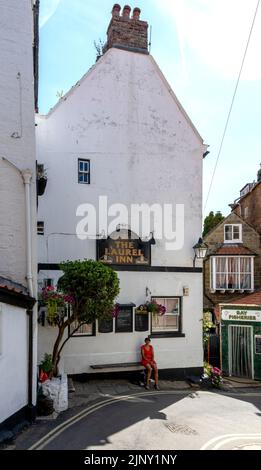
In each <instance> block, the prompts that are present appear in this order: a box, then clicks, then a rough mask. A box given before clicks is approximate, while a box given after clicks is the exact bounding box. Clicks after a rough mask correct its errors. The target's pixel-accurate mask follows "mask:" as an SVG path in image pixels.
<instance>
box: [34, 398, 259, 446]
mask: <svg viewBox="0 0 261 470" xmlns="http://www.w3.org/2000/svg"><path fill="white" fill-rule="evenodd" d="M197 393H198V395H199V396H200V395H213V392H208V391H201V390H199V391H198V392H197ZM158 395H183V396H187V397H189V395H191V390H168V391H167V390H163V391H157V392H153V391H152V392H149V391H147V392H140V393H134V394H132V395H122V396H115V397H111V398H109V399H107V400H103V401H99V402H98V403H94V404H93V405H90V406H88V407H87V408H85V409H84V410H82V411H81V412H79V413H77V414H76V415H74V416H72V417H71V418H69V419H68V420H66V421H64V423H61V424H60V425H59V426H56V427H55V428H54V429H53V430H52V431H50V432H49V433H47V434H46V435H45V436H43V437H42V438H41V439H40V440H39V441H37V442H36V443H35V444H33V445H32V446H31V447H30V448H29V449H28V450H42V449H43V448H44V447H46V446H47V444H49V443H50V442H52V441H53V440H54V439H55V438H56V437H58V436H59V435H60V434H62V433H63V432H64V431H65V430H66V429H68V428H69V427H70V426H73V425H74V424H75V423H77V422H78V421H80V420H81V419H83V418H85V417H86V416H88V415H90V414H92V413H94V412H95V411H98V410H99V409H101V408H103V407H105V406H107V405H112V404H114V403H117V402H119V401H124V400H128V401H133V400H134V399H136V398H138V397H148V396H158ZM217 395H222V396H230V397H231V398H232V397H233V396H247V395H251V396H252V395H257V394H251V393H249V394H247V393H236V394H233V393H231V394H230V395H228V394H227V393H224V394H223V393H218V394H217ZM228 436H229V437H230V436H233V435H228ZM221 437H222V436H221ZM223 437H224V436H223ZM217 439H219V438H214V441H216V440H217ZM212 441H213V439H211V441H209V442H208V443H206V444H205V445H204V446H203V448H202V450H204V447H205V446H206V445H210V443H211V442H212Z"/></svg>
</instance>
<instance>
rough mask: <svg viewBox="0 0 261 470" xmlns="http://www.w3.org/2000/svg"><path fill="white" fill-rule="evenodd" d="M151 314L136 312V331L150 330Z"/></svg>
mask: <svg viewBox="0 0 261 470" xmlns="http://www.w3.org/2000/svg"><path fill="white" fill-rule="evenodd" d="M148 329H149V315H148V313H141V314H138V313H136V315H135V331H148Z"/></svg>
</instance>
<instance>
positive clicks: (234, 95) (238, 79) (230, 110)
mask: <svg viewBox="0 0 261 470" xmlns="http://www.w3.org/2000/svg"><path fill="white" fill-rule="evenodd" d="M259 4H260V0H258V2H257V6H256V9H255V14H254V17H253V21H252V24H251V28H250V32H249V35H248V39H247V44H246V48H245V52H244V55H243V60H242V63H241V67H240V70H239V74H238V78H237V82H236V86H235V90H234V93H233V97H232V101H231V105H230V108H229V112H228V116H227V120H226V125H225V129H224V132H223V135H222V139H221V144H220V147H219V151H218V155H217V160H216V164H215V167H214V171H213V174H212V178H211V181H210V185H209V190H208V194H207V199H206V202H205V207H204V210H206V207H207V204H208V200H209V196H210V192H211V189H212V185H213V181H214V178H215V174H216V170H217V166H218V161H219V157H220V154H221V151H222V148H223V143H224V140H225V136H226V133H227V128H228V124H229V120H230V116H231V112H232V109H233V105H234V101H235V97H236V94H237V89H238V85H239V82H240V78H241V75H242V70H243V67H244V63H245V59H246V55H247V51H248V46H249V43H250V39H251V36H252V32H253V28H254V24H255V20H256V16H257V12H258V8H259Z"/></svg>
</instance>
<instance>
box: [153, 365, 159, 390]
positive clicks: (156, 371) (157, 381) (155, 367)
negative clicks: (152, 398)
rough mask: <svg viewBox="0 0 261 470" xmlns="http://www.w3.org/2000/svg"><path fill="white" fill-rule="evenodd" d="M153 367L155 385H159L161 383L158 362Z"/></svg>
mask: <svg viewBox="0 0 261 470" xmlns="http://www.w3.org/2000/svg"><path fill="white" fill-rule="evenodd" d="M153 369H154V377H155V385H156V386H157V387H158V385H159V371H158V367H157V364H154V366H153Z"/></svg>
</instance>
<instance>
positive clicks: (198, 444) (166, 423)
mask: <svg viewBox="0 0 261 470" xmlns="http://www.w3.org/2000/svg"><path fill="white" fill-rule="evenodd" d="M32 442H33V444H32ZM16 448H17V449H19V448H20V449H21V448H23V449H30V450H40V449H44V450H47V449H48V450H49V449H50V450H83V449H87V450H125V449H127V450H134V449H135V450H156V449H157V450H169V449H173V450H188V449H191V450H199V449H202V450H204V449H206V450H211V449H215V450H218V449H222V450H227V449H229V450H231V449H235V450H239V449H240V450H244V449H245V450H252V449H253V450H261V394H260V392H258V391H257V392H256V391H254V392H244V393H241V392H237V393H233V394H232V393H229V394H228V393H220V392H219V393H215V392H208V391H197V392H192V393H191V392H189V391H182V390H180V391H179V390H175V391H173V390H172V391H160V392H155V391H153V392H140V393H135V392H134V393H130V394H128V395H122V396H119V395H118V396H113V397H112V396H109V395H108V396H107V397H104V398H103V399H102V400H98V401H97V402H96V403H94V404H91V405H89V406H86V407H85V408H84V409H82V411H81V412H80V413H78V414H76V415H74V416H72V417H70V418H69V419H66V420H63V421H62V422H61V423H59V424H58V422H56V424H55V425H54V427H53V428H52V429H49V430H48V432H46V434H45V435H44V436H43V437H41V438H40V439H39V438H37V433H35V437H33V436H32V432H30V431H29V434H28V436H27V437H26V436H25V438H24V439H22V440H21V441H20V444H19V443H18V446H17V447H16Z"/></svg>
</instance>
